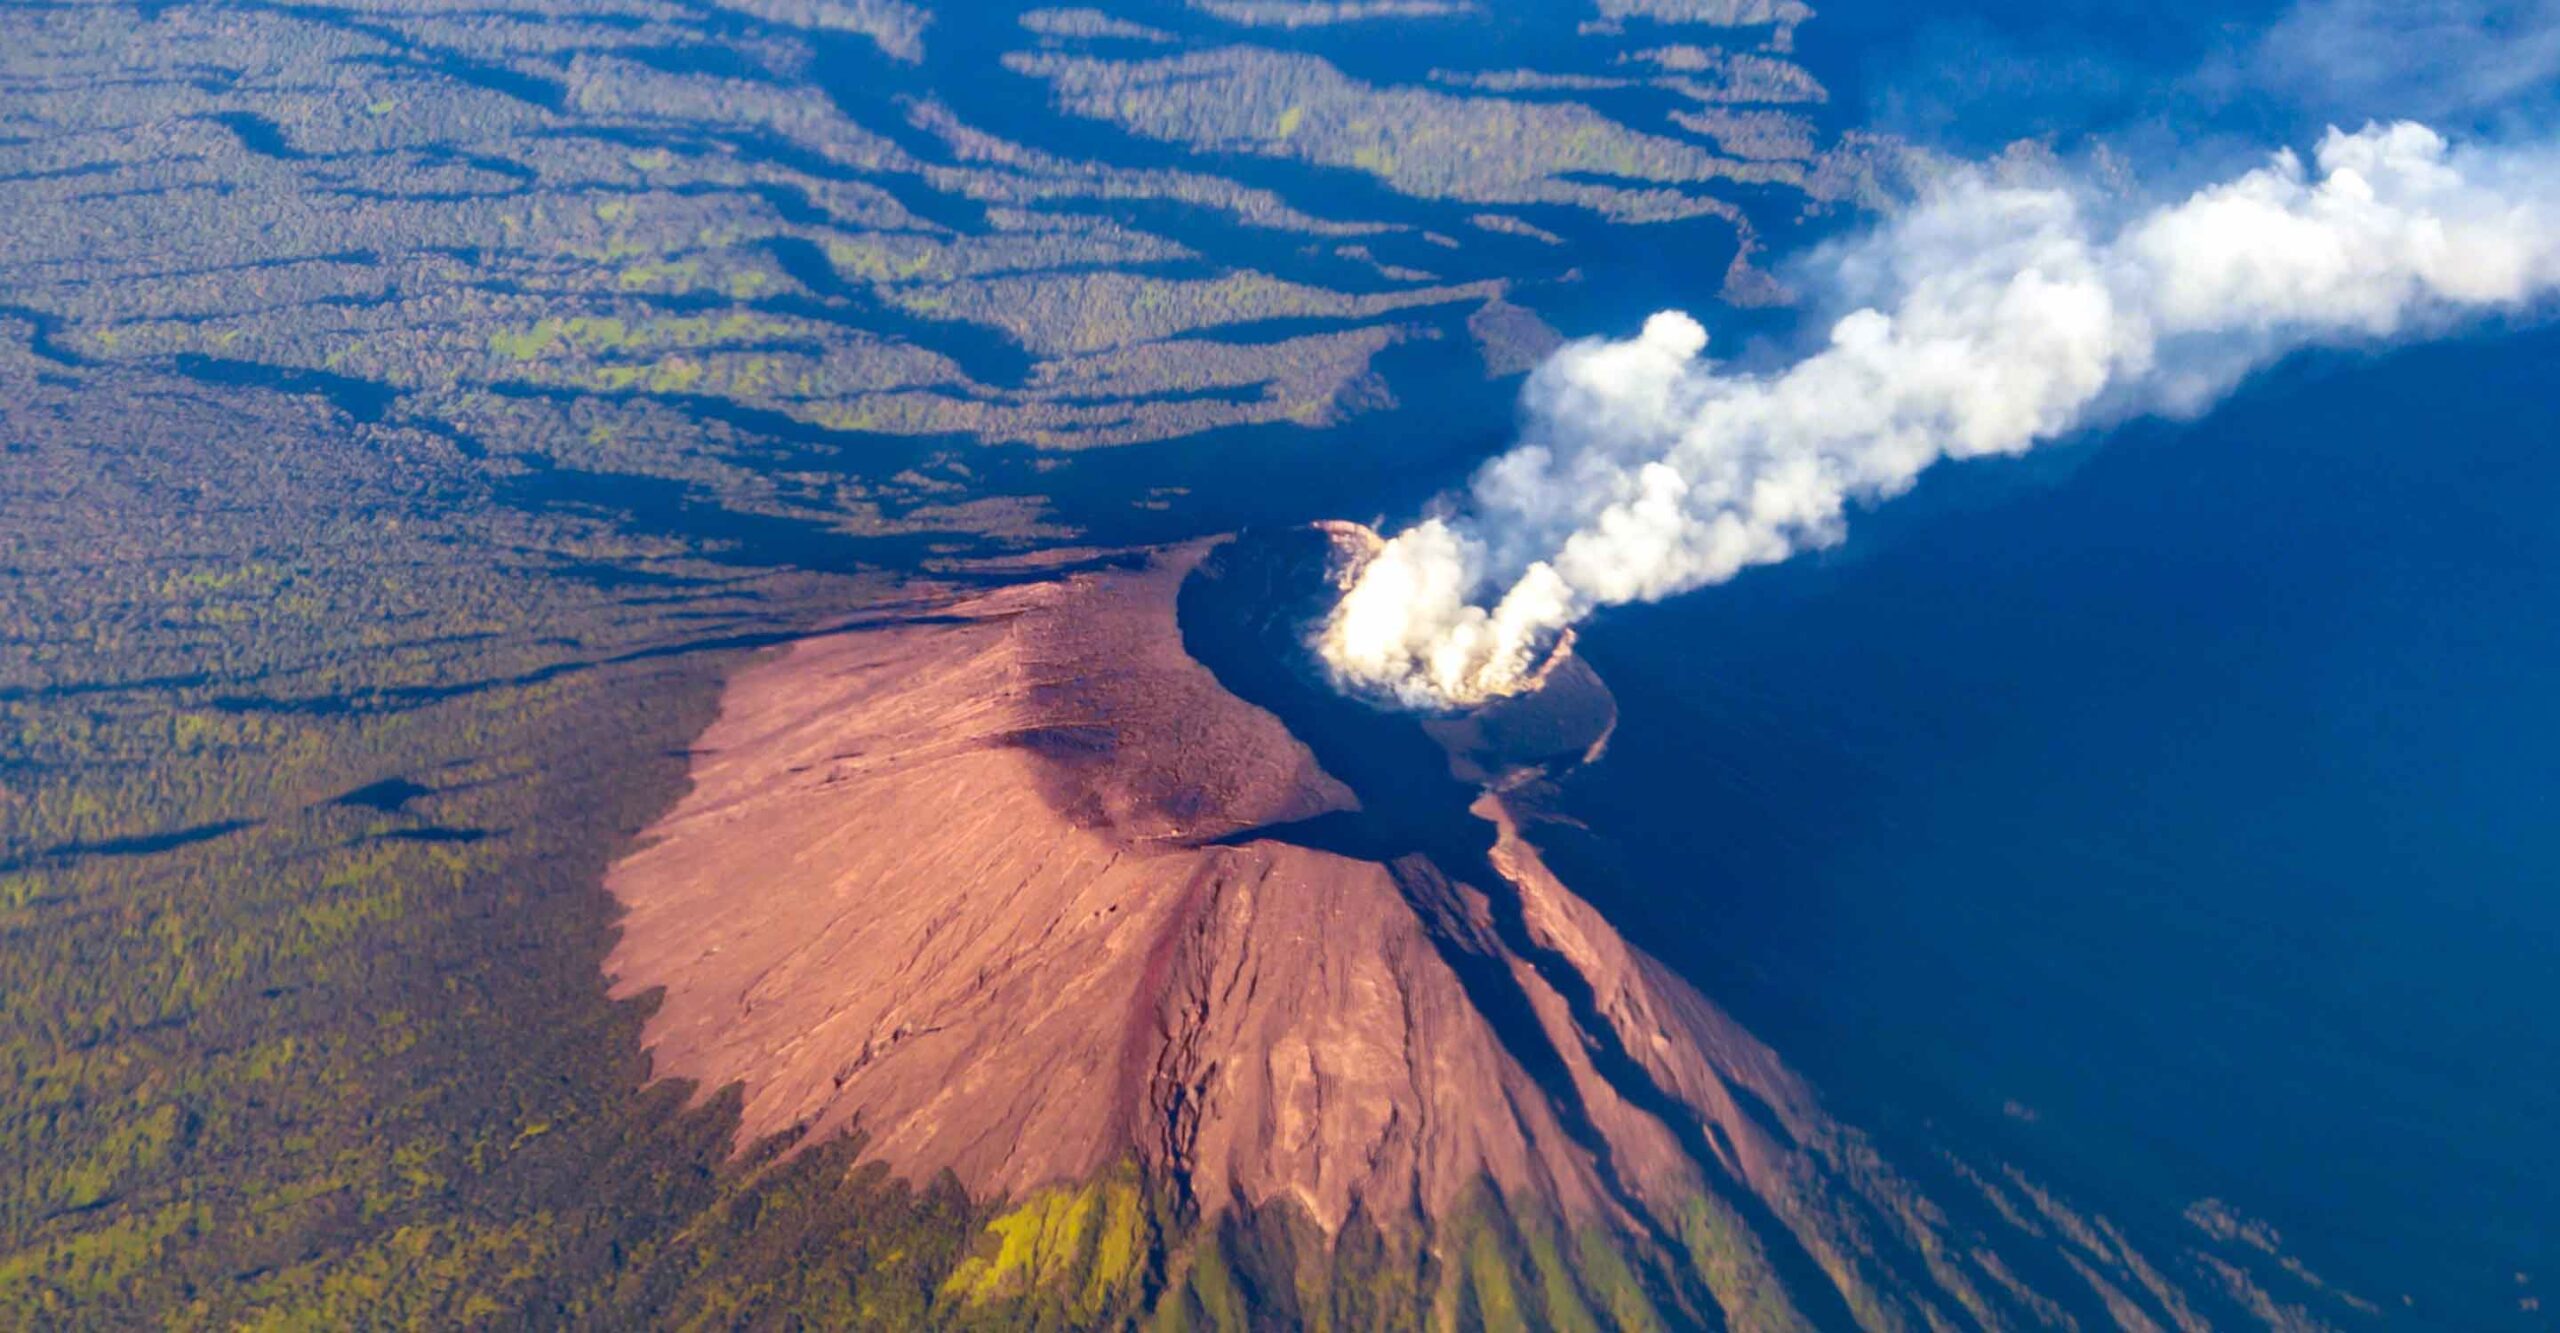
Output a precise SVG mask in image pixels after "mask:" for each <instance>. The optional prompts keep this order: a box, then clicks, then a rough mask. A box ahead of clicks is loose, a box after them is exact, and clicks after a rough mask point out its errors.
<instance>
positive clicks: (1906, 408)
mask: <svg viewBox="0 0 2560 1333" xmlns="http://www.w3.org/2000/svg"><path fill="white" fill-rule="evenodd" d="M2102 211H2104V205H2103V204H2101V203H2099V202H2097V201H2095V200H2094V199H2093V198H2092V197H2091V196H2089V195H2087V194H2086V193H2084V192H2082V191H2078V190H2075V189H2073V188H2070V187H2069V186H2068V185H2066V184H2061V183H2036V184H2018V183H2014V182H2004V181H2001V180H1998V179H1995V178H1993V177H1992V176H1990V175H1988V174H1984V173H1970V174H1961V175H1958V176H1956V177H1955V178H1953V179H1950V180H1947V181H1944V182H1941V183H1939V184H1938V185H1937V186H1936V187H1934V188H1933V189H1932V191H1931V192H1930V193H1929V194H1928V196H1927V197H1926V198H1924V199H1923V200H1921V201H1920V202H1919V203H1918V204H1916V205H1914V206H1913V207H1912V208H1910V209H1909V210H1908V211H1906V212H1905V213H1903V214H1902V215H1901V216H1899V217H1898V218H1896V219H1894V220H1893V221H1891V222H1890V223H1888V224H1887V225H1885V226H1883V227H1881V228H1880V229H1878V230H1877V231H1876V232H1874V233H1873V234H1871V235H1869V236H1867V237H1865V238H1863V239H1861V240H1858V241H1856V242H1852V243H1849V244H1846V245H1844V246H1841V247H1838V248H1836V249H1835V250H1833V251H1831V252H1829V253H1828V254H1826V255H1824V256H1822V257H1821V259H1820V260H1819V262H1818V265H1817V268H1818V271H1819V272H1820V273H1821V275H1822V280H1821V285H1822V286H1823V287H1825V288H1827V289H1828V293H1827V294H1828V295H1830V296H1832V297H1833V298H1835V299H1837V300H1838V301H1839V303H1840V304H1839V306H1838V307H1837V308H1844V309H1847V308H1851V307H1854V309H1852V311H1851V313H1849V314H1847V315H1845V316H1843V317H1842V318H1840V319H1839V320H1838V322H1837V323H1835V324H1833V325H1832V327H1831V333H1830V339H1829V341H1828V343H1827V344H1826V345H1825V346H1823V347H1822V348H1821V349H1820V350H1819V351H1816V352H1813V353H1812V354H1810V355H1808V356H1805V357H1804V358H1803V359H1801V360H1798V361H1796V362H1794V363H1793V364H1792V365H1789V366H1787V367H1785V368H1784V369H1782V370H1778V371H1775V372H1773V373H1746V372H1741V371H1736V370H1733V369H1730V368H1727V367H1723V366H1719V365H1717V364H1716V363H1715V362H1713V361H1710V360H1708V359H1706V358H1705V357H1704V356H1703V355H1702V353H1703V352H1704V351H1705V349H1706V345H1707V334H1706V330H1705V329H1704V328H1702V327H1700V326H1699V324H1698V321H1696V320H1694V319H1692V318H1690V317H1689V316H1688V315H1685V314H1682V313H1679V312H1677V311H1665V312H1663V313H1661V314H1658V315H1655V316H1654V317H1653V318H1651V319H1649V320H1647V321H1645V325H1644V330H1643V332H1641V333H1639V334H1638V335H1637V336H1635V337H1634V338H1631V339H1627V340H1625V341H1605V340H1597V339H1594V340H1586V341H1583V342H1578V343H1574V344H1571V345H1569V346H1567V347H1565V348H1563V349H1562V350H1560V351H1558V352H1557V353H1556V354H1555V356H1554V357H1553V358H1551V359H1550V360H1549V361H1548V362H1547V363H1546V365H1544V366H1543V367H1541V368H1540V369H1539V370H1538V371H1537V373H1536V374H1535V375H1534V376H1532V377H1531V380H1530V383H1529V386H1528V388H1527V390H1526V407H1527V426H1526V429H1525V432H1524V438H1523V440H1522V442H1521V443H1520V444H1519V445H1518V446H1517V447H1515V448H1513V449H1512V450H1511V451H1510V452H1508V453H1506V454H1504V455H1502V456H1501V457H1499V458H1496V459H1494V460H1493V461H1491V462H1489V463H1487V464H1486V465H1485V466H1484V467H1483V468H1482V469H1481V470H1480V471H1479V472H1478V473H1477V474H1476V476H1475V478H1474V480H1473V482H1472V484H1471V486H1470V488H1469V491H1468V494H1467V495H1466V497H1465V498H1464V500H1463V502H1462V503H1461V505H1460V506H1459V507H1457V508H1456V509H1454V510H1453V512H1451V513H1449V514H1447V515H1445V516H1442V517H1435V518H1430V519H1427V520H1425V521H1423V522H1421V523H1418V524H1416V525H1415V526H1413V527H1411V528H1408V529H1406V530H1405V531H1403V532H1402V533H1400V534H1398V535H1397V536H1396V537H1395V538H1394V539H1392V540H1391V541H1389V542H1388V543H1387V544H1386V546H1385V547H1384V549H1383V550H1381V551H1380V552H1379V553H1378V554H1377V555H1376V557H1375V558H1374V559H1372V560H1371V561H1370V562H1369V563H1368V564H1367V565H1366V566H1365V567H1364V568H1363V569H1362V570H1361V571H1360V573H1359V575H1358V577H1357V579H1356V580H1355V581H1354V583H1353V584H1352V586H1351V587H1350V588H1349V589H1348V590H1347V591H1346V593H1345V595H1344V597H1343V599H1342V601H1341V603H1340V605H1339V606H1338V607H1337V608H1336V609H1335V611H1334V613H1333V615H1332V617H1331V618H1330V619H1329V621H1328V622H1327V623H1326V624H1325V626H1324V627H1323V631H1322V634H1323V637H1322V640H1321V642H1320V644H1319V645H1318V646H1319V649H1320V651H1321V652H1322V654H1323V656H1324V658H1325V659H1326V661H1327V663H1328V664H1329V666H1330V668H1331V669H1332V671H1333V672H1334V674H1335V676H1336V679H1337V681H1338V683H1340V684H1341V685H1342V686H1344V687H1345V688H1347V689H1352V690H1355V691H1359V692H1364V693H1368V694H1371V695H1374V696H1379V697H1384V698H1391V699H1394V700H1397V701H1400V702H1402V703H1405V704H1409V705H1413V706H1417V707H1440V706H1448V705H1453V704H1464V703H1468V702H1471V701H1476V700H1481V699H1485V698H1488V697H1492V696H1495V695H1500V694H1505V693H1511V692H1516V691H1517V690H1519V689H1520V688H1522V687H1523V686H1524V685H1525V684H1526V683H1527V682H1528V680H1529V678H1530V674H1531V673H1532V672H1533V671H1534V669H1535V667H1536V665H1537V664H1538V663H1539V662H1540V661H1541V660H1542V659H1543V658H1544V657H1545V656H1546V655H1547V653H1548V651H1549V650H1550V649H1551V647H1552V646H1553V644H1554V643H1555V642H1556V640H1557V638H1558V636H1559V635H1560V634H1562V632H1563V631H1564V630H1565V629H1566V628H1567V627H1569V626H1571V625H1572V624H1574V623H1575V622H1576V621H1578V620H1580V619H1582V618H1583V617H1585V616H1587V615H1589V614H1590V613H1591V612H1592V611H1593V610H1594V609H1596V608H1598V607H1603V606H1609V605H1613V604H1617V603H1624V602H1631V601H1650V600H1653V599H1655V598H1660V597H1665V596H1669V595H1670V594H1672V593H1676V592H1681V591H1684V590H1687V589H1690V588H1696V587H1699V586H1701V585H1704V584H1711V583H1719V582H1722V581H1724V580H1726V579H1730V578H1732V577H1733V576H1734V575H1735V574H1737V573H1739V572H1740V571H1742V570H1744V569H1746V568H1749V567H1750V566H1753V565H1763V564H1769V563H1772V562H1774V561H1779V560H1784V559H1786V558H1787V557H1789V556H1791V555H1793V554H1795V553H1797V552H1799V551H1802V550H1805V549H1807V548H1810V547H1820V546H1826V545H1829V544H1832V543H1835V542H1838V541H1839V540H1840V539H1841V537H1842V534H1843V525H1844V522H1845V519H1846V515H1847V512H1848V508H1849V506H1850V505H1851V504H1853V503H1872V502H1874V501H1877V500H1880V499H1884V498H1887V497H1891V496H1893V495H1895V494H1898V493H1900V492H1902V491H1904V490H1906V489H1908V488H1909V487H1910V486H1911V484H1912V482H1913V480H1914V479H1915V478H1917V477H1918V476H1919V475H1920V473H1921V472H1922V471H1923V470H1924V469H1926V468H1927V467H1928V466H1929V465H1930V464H1932V463H1935V462H1937V461H1938V460H1939V459H1942V458H1974V457H1980V456H1983V455H1989V454H2019V453H2024V452H2025V451H2027V450H2029V449H2032V448H2034V447H2036V446H2037V445H2038V444H2039V443H2042V442H2045V441H2049V440H2053V439H2056V438H2058V437H2060V436H2063V435H2066V434H2068V433H2070V432H2072V431H2074V430H2076V429H2080V428H2083V427H2086V426H2089V425H2092V424H2095V423H2100V422H2104V421H2109V420H2118V419H2122V418H2123V417H2124V416H2127V415H2130V414H2136V413H2146V412H2150V413H2173V414H2183V413H2193V412H2196V411H2200V410H2202V409H2203V408H2204V407H2206V406H2209V405H2210V404H2211V403H2212V402H2213V401H2214V400H2215V399H2216V398H2217V397H2218V396H2219V395H2221V394H2222V393H2224V392H2225V391H2227V390H2228V389H2229V388H2230V387H2231V386H2232V385H2233V384H2234V383H2235V382H2236V381H2238V380H2239V379H2240V378H2241V377H2242V376H2243V375H2245V374H2247V373H2248V372H2249V371H2250V370H2251V369H2252V368H2254V367H2258V366H2261V365H2264V364H2266V363H2267V362H2268V361H2270V360H2272V359H2274V358H2277V357H2280V356H2282V355H2284V354H2285V353H2287V352H2289V351H2292V350H2294V349H2297V348H2301V347H2305V346H2310V345H2315V344H2337V343H2347V342H2358V341H2374V340H2383V339H2390V338H2394V337H2403V336H2410V335H2415V334H2421V333H2429V332H2440V331H2443V330H2446V329H2448V328H2450V327H2452V326H2454V325H2455V324H2456V323H2457V322H2458V321H2460V320H2462V319H2464V318H2466V317H2477V316H2478V315H2479V314H2482V313H2488V312H2497V311H2510V312H2512V311H2521V310H2525V309H2528V308H2530V307H2531V306H2533V304H2534V303H2535V302H2537V300H2539V299H2541V298H2544V297H2547V296H2548V295H2549V294H2551V293H2552V292H2553V291H2554V290H2555V289H2560V151H2555V150H2554V149H2553V148H2551V147H2549V146H2542V147H2535V148H2529V149H2518V148H2505V149H2498V148H2482V147H2456V146H2452V145H2449V144H2448V143H2447V142H2446V141H2445V140H2444V139H2443V138H2442V137H2441V136H2439V135H2438V134H2436V133H2435V132H2434V131H2432V130H2430V129H2428V128H2427V127H2425V126H2423V125H2418V124H2413V123H2405V122H2404V123H2401V124H2396V125H2389V126H2379V125H2376V126H2368V127H2367V128H2365V129H2364V130H2363V131H2361V132H2358V133H2353V134H2349V133H2344V132H2341V131H2338V130H2331V131H2330V132H2329V134H2328V136H2327V137H2326V138H2324V139H2323V140H2322V141H2321V142H2320V144H2319V146H2318V149H2317V150H2316V151H2315V152H2314V154H2313V157H2312V161H2311V163H2310V164H2308V165H2306V164H2305V163H2304V162H2303V161H2302V160H2301V159H2300V158H2299V157H2298V156H2296V155H2295V154H2293V153H2291V152H2284V153H2280V154H2278V155H2276V156H2275V158H2274V159H2273V160H2271V161H2270V162H2268V163H2267V164H2266V165H2265V166H2263V167H2260V168H2258V169H2256V170H2253V171H2250V172H2248V173H2246V174H2244V175H2241V176H2239V177H2237V178H2236V179H2233V180H2229V181H2225V182H2223V183H2221V184H2217V185H2213V186H2211V187H2208V188H2206V189H2203V190H2201V191H2198V192H2197V193H2196V194H2194V195H2193V196H2191V197H2189V198H2187V199H2185V200H2183V201H2181V202H2178V203H2175V204H2170V205H2166V206H2162V207H2158V208H2154V209H2151V210H2149V211H2145V212H2136V213H2132V214H2131V215H2130V216H2126V217H2123V218H2122V219H2121V220H2119V221H2117V222H2115V223H2114V224H2113V225H2107V224H2105V223H2103V222H2102V221H2101V220H2100V217H2099V215H2100V213H2101V212H2102Z"/></svg>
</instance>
